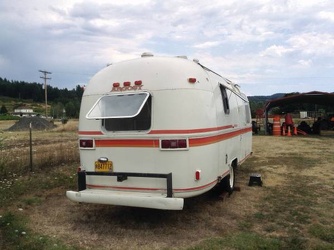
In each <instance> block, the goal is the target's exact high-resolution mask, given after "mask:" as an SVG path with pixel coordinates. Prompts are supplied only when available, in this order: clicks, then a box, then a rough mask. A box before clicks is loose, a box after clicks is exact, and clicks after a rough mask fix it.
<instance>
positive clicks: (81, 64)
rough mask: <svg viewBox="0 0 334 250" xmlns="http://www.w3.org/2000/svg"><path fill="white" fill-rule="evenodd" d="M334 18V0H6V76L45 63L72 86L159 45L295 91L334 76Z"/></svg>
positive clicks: (25, 76) (1, 41)
mask: <svg viewBox="0 0 334 250" xmlns="http://www.w3.org/2000/svg"><path fill="white" fill-rule="evenodd" d="M333 21H334V18H333V12H332V3H331V1H329V0H314V1H303V0H294V1H291V0H286V1H274V0H257V1H255V0H245V1H236V0H232V1H220V0H212V1H204V0H194V1H190V2H189V1H185V0H169V1H157V0H138V1H133V0H123V1H109V0H103V1H102V0H97V1H83V0H72V1H58V0H49V1H42V0H31V1H22V0H19V3H17V2H13V1H0V22H1V24H2V34H1V37H0V65H1V67H0V77H6V78H8V79H13V80H25V81H38V80H39V74H38V70H39V69H46V70H48V71H51V72H53V74H52V78H53V79H52V80H51V84H52V83H54V84H57V86H59V87H62V86H63V87H65V86H66V87H69V88H70V87H74V86H75V85H76V83H78V82H87V81H88V80H89V78H90V77H91V76H92V75H93V74H94V73H95V72H96V71H98V70H99V69H101V68H103V67H105V65H106V64H108V63H115V62H118V61H122V60H128V59H131V58H136V57H139V56H140V55H141V53H143V52H146V51H151V52H153V53H154V54H155V55H156V56H157V55H163V56H175V55H187V56H188V58H198V59H199V60H200V62H201V63H203V64H204V65H206V66H207V67H209V68H212V69H213V70H214V71H216V72H218V73H220V74H222V75H224V76H226V77H228V78H232V80H235V81H238V82H239V83H240V84H241V85H242V84H243V85H244V86H242V89H246V91H247V92H248V93H252V94H257V93H258V92H262V93H265V92H270V91H273V90H276V89H280V88H282V89H288V90H289V87H288V86H289V84H290V85H291V86H296V85H293V84H292V83H293V81H294V80H295V79H296V78H298V79H303V81H304V83H305V84H309V85H308V86H311V84H313V83H314V78H313V77H315V76H326V80H328V82H332V81H330V80H333V79H334V76H333V73H332V72H333V63H332V58H333V53H334V42H333V41H334V37H333V36H334V35H333V32H332V27H333ZM291 69H293V70H291ZM282 76H284V81H283V83H282ZM322 80H324V78H320V80H319V81H322ZM275 84H278V85H275ZM269 86H272V87H269ZM305 86H306V85H305ZM312 86H313V85H312ZM319 86H322V88H323V89H320V90H324V91H326V90H332V87H331V86H332V85H326V84H325V85H324V84H323V85H320V84H319ZM305 89H306V87H305ZM290 90H292V89H291V88H290ZM332 91H333V90H332ZM269 94H272V93H269Z"/></svg>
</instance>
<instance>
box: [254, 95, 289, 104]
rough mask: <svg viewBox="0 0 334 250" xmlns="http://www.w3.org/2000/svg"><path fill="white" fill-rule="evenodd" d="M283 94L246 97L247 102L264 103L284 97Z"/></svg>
mask: <svg viewBox="0 0 334 250" xmlns="http://www.w3.org/2000/svg"><path fill="white" fill-rule="evenodd" d="M285 95H286V94H285V93H277V94H273V95H269V96H264V95H257V96H248V99H249V101H253V102H263V103H266V102H267V101H268V100H273V99H277V98H281V97H283V96H285Z"/></svg>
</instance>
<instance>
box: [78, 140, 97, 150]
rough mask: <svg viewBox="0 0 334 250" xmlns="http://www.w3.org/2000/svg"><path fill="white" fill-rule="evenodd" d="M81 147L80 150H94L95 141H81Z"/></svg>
mask: <svg viewBox="0 0 334 250" xmlns="http://www.w3.org/2000/svg"><path fill="white" fill-rule="evenodd" d="M79 145H80V148H93V146H94V141H93V139H80V140H79Z"/></svg>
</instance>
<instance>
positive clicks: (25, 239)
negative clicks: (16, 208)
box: [0, 212, 76, 250]
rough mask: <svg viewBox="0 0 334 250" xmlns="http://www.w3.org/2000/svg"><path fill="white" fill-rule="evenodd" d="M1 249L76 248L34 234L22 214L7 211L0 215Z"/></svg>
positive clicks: (56, 249) (55, 249)
mask: <svg viewBox="0 0 334 250" xmlns="http://www.w3.org/2000/svg"><path fill="white" fill-rule="evenodd" d="M0 233H1V239H2V242H1V243H0V248H1V249H4V250H5V249H14V248H15V249H25V250H29V249H31V250H32V249H54V250H58V249H64V250H66V249H68V250H70V249H76V248H73V247H71V246H65V245H64V244H62V243H60V242H58V241H57V240H55V239H51V238H50V237H48V236H44V235H39V234H34V233H33V232H32V231H31V230H29V228H28V227H27V220H26V218H25V217H24V216H23V215H18V214H15V213H12V212H7V213H5V214H4V215H0Z"/></svg>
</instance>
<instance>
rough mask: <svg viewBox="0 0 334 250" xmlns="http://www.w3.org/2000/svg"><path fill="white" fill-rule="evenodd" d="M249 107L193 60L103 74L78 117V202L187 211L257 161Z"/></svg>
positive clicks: (148, 61)
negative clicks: (188, 202)
mask: <svg viewBox="0 0 334 250" xmlns="http://www.w3.org/2000/svg"><path fill="white" fill-rule="evenodd" d="M251 145H252V128H251V115H250V108H249V102H248V100H247V97H246V96H245V95H244V94H243V93H241V92H240V90H239V88H238V86H237V85H235V84H233V83H232V82H231V81H229V80H227V79H225V78H223V77H221V76H220V75H218V74H216V73H214V72H212V71H211V70H209V69H207V68H206V67H204V66H202V65H201V64H199V63H198V62H196V61H190V60H188V59H186V58H180V57H175V58H170V57H155V56H152V55H144V56H142V57H141V58H138V59H134V60H129V61H125V62H120V63H116V64H113V65H110V66H108V67H106V68H105V69H103V70H101V71H100V72H98V73H97V74H96V75H95V76H94V77H93V78H92V79H91V81H90V82H89V84H88V85H87V87H86V89H85V91H84V94H83V97H82V103H81V109H80V118H79V148H80V163H81V166H80V168H79V171H78V186H79V191H67V193H66V194H67V197H68V198H69V199H71V200H73V201H76V202H87V203H99V204H111V205H123V206H135V207H147V208H156V209H166V210H181V209H183V203H184V198H187V197H193V196H197V195H200V194H202V193H204V192H207V191H208V190H210V189H212V188H213V187H214V186H215V185H217V184H219V183H223V185H224V186H225V188H226V186H227V189H228V188H229V189H230V190H232V189H233V186H234V171H233V170H234V168H235V167H236V166H237V165H239V164H241V163H242V162H243V161H244V160H245V159H246V158H247V157H248V156H249V155H250V154H251Z"/></svg>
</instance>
